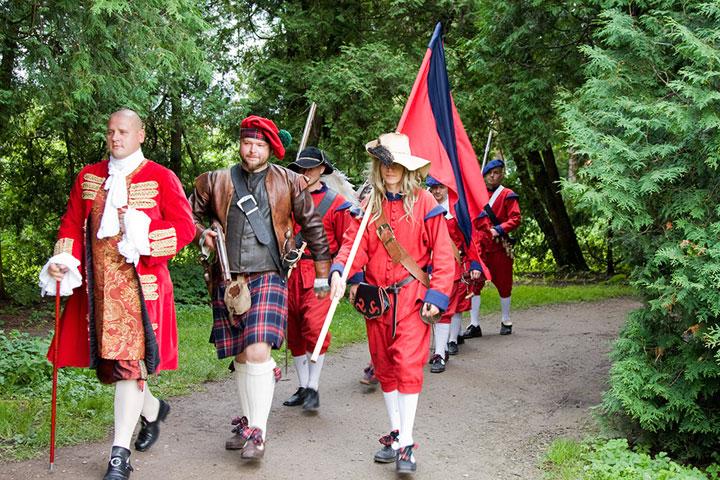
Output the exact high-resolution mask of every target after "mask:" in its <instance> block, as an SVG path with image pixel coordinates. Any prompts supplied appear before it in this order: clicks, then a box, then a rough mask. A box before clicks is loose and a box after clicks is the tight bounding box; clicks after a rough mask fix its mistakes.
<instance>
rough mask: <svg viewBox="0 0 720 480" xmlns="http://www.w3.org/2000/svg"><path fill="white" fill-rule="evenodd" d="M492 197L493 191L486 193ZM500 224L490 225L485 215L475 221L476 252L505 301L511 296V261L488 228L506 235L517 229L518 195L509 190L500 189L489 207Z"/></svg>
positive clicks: (482, 214)
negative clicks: (476, 233)
mask: <svg viewBox="0 0 720 480" xmlns="http://www.w3.org/2000/svg"><path fill="white" fill-rule="evenodd" d="M489 193H490V194H491V195H492V192H489ZM492 210H493V212H494V213H495V216H496V217H497V219H498V221H500V225H498V226H493V224H492V222H491V221H490V219H489V218H488V216H487V215H486V214H485V212H483V213H481V214H480V217H478V219H477V220H476V222H475V226H476V228H477V230H478V249H479V251H480V252H481V257H482V259H483V261H484V262H485V264H487V266H488V269H489V270H490V274H491V275H492V277H493V278H492V282H493V284H495V286H496V287H497V289H498V292H499V293H500V297H502V298H506V297H509V296H510V293H511V291H512V266H513V262H512V259H511V258H510V257H508V255H507V254H506V252H505V248H504V247H503V245H502V243H501V242H500V241H499V237H498V239H497V240H496V239H494V238H493V236H492V233H491V231H490V230H491V229H495V230H496V231H497V232H498V233H499V234H501V235H502V234H508V233H510V232H512V231H513V230H515V229H516V228H517V227H519V226H520V220H521V216H520V205H519V204H518V196H517V194H516V193H515V192H513V191H512V190H510V189H509V188H503V190H502V191H501V192H500V194H499V195H498V197H497V199H496V200H495V203H494V204H493V206H492Z"/></svg>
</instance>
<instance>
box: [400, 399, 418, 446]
mask: <svg viewBox="0 0 720 480" xmlns="http://www.w3.org/2000/svg"><path fill="white" fill-rule="evenodd" d="M419 397H420V394H419V393H400V394H398V405H399V406H400V438H398V443H399V444H400V448H402V447H407V446H408V445H412V444H413V443H415V442H414V441H413V427H414V426H415V412H416V411H417V404H418V398H419Z"/></svg>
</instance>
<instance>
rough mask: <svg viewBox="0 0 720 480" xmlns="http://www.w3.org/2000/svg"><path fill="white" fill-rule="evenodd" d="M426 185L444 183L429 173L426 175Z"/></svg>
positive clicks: (435, 185) (431, 185)
mask: <svg viewBox="0 0 720 480" xmlns="http://www.w3.org/2000/svg"><path fill="white" fill-rule="evenodd" d="M425 185H427V186H428V187H437V186H438V185H442V183H440V182H438V181H437V180H435V179H434V178H433V177H431V176H430V175H428V176H427V177H425Z"/></svg>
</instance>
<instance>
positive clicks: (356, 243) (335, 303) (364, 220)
mask: <svg viewBox="0 0 720 480" xmlns="http://www.w3.org/2000/svg"><path fill="white" fill-rule="evenodd" d="M374 196H375V192H374V191H373V192H371V193H370V196H369V197H368V204H367V208H366V209H365V214H364V215H363V218H362V221H361V222H360V228H359V229H358V232H357V235H355V240H353V244H352V248H351V249H350V254H349V255H348V258H347V261H346V262H345V267H344V268H343V272H342V277H341V278H342V281H343V283H345V282H347V278H348V275H350V269H351V268H352V264H353V262H354V261H355V255H356V254H357V251H358V248H359V247H360V240H362V237H363V234H364V233H365V229H366V228H367V224H368V221H369V220H370V212H372V207H373V198H374ZM340 298H341V297H335V298H333V299H332V303H331V304H330V309H329V310H328V313H327V315H326V316H325V322H324V323H323V326H322V330H320V336H318V339H317V343H315V349H314V350H313V353H312V356H311V357H310V361H311V362H313V363H315V362H317V360H318V358H319V357H320V350H322V346H323V343H325V337H327V332H328V330H329V329H330V323H331V322H332V319H333V316H334V315H335V310H336V309H337V306H338V304H339V303H340Z"/></svg>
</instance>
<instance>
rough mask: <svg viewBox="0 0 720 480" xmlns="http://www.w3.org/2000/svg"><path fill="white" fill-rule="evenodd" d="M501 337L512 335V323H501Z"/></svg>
mask: <svg viewBox="0 0 720 480" xmlns="http://www.w3.org/2000/svg"><path fill="white" fill-rule="evenodd" d="M500 335H512V323H511V324H510V325H505V324H504V323H502V322H500Z"/></svg>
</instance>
